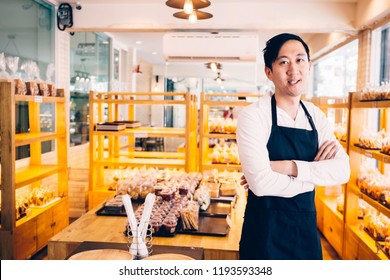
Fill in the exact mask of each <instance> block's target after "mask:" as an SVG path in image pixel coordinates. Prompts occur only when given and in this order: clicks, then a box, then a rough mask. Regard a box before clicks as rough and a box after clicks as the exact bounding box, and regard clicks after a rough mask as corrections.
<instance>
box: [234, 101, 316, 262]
mask: <svg viewBox="0 0 390 280" xmlns="http://www.w3.org/2000/svg"><path fill="white" fill-rule="evenodd" d="M271 106H272V129H271V134H270V137H269V139H268V143H267V149H268V153H269V159H270V160H271V161H275V160H303V161H313V160H314V158H315V156H316V154H317V151H318V134H317V130H316V128H315V125H314V122H313V120H312V118H311V116H310V114H309V112H308V111H307V109H306V107H305V106H304V105H303V103H302V101H301V106H302V108H303V109H304V111H305V114H306V116H307V118H308V120H309V122H310V125H311V127H312V130H305V129H297V128H290V127H283V126H278V123H277V114H276V100H275V95H273V96H272V100H271ZM314 194H315V192H314V190H313V191H311V192H306V193H302V194H299V195H296V196H294V197H291V198H284V197H277V196H256V195H255V194H254V193H253V192H252V191H251V190H248V201H247V205H246V209H245V218H244V224H243V227H242V235H241V240H240V259H243V260H245V259H246V260H255V259H268V260H319V259H322V249H321V242H320V238H319V234H318V231H317V222H316V209H315V204H314Z"/></svg>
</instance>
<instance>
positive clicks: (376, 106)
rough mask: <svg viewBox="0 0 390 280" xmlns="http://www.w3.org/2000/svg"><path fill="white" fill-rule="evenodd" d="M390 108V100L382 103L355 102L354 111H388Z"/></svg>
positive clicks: (381, 101) (353, 103) (353, 104)
mask: <svg viewBox="0 0 390 280" xmlns="http://www.w3.org/2000/svg"><path fill="white" fill-rule="evenodd" d="M389 107H390V100H380V101H353V102H352V109H354V108H360V109H386V108H389Z"/></svg>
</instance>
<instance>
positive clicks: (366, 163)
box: [343, 93, 390, 260]
mask: <svg viewBox="0 0 390 280" xmlns="http://www.w3.org/2000/svg"><path fill="white" fill-rule="evenodd" d="M352 96H353V98H352V99H351V101H352V102H351V116H350V124H349V135H350V140H349V156H350V164H351V178H350V180H349V182H348V184H347V187H346V194H345V195H346V200H345V233H344V250H343V259H382V260H388V259H390V256H389V255H388V250H387V251H386V248H385V244H388V242H387V243H386V240H387V241H388V239H389V236H390V199H389V196H388V194H389V191H390V186H389V181H390V180H389V163H390V155H389V153H388V150H387V147H388V145H389V134H388V133H387V132H388V131H389V125H388V124H389V116H388V108H389V106H390V101H389V100H386V99H384V98H377V97H378V96H376V97H375V98H373V97H372V96H371V95H370V94H368V93H364V94H363V95H359V94H358V93H352ZM367 96H369V97H370V98H367ZM386 252H387V253H386Z"/></svg>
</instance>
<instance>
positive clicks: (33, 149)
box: [0, 80, 69, 259]
mask: <svg viewBox="0 0 390 280" xmlns="http://www.w3.org/2000/svg"><path fill="white" fill-rule="evenodd" d="M60 91H61V90H60ZM63 93H64V92H63V90H62V96H63ZM21 101H23V102H28V109H29V124H30V132H29V133H20V134H17V133H16V132H15V127H16V123H15V106H16V104H17V103H18V102H21ZM41 103H55V115H56V116H55V131H54V132H41V129H40V122H39V121H40V104H41ZM66 119H67V118H66V111H65V97H42V96H27V95H15V84H14V81H13V80H2V81H0V135H1V202H2V203H1V212H2V215H1V230H0V237H1V239H0V240H1V259H26V258H29V257H31V255H33V254H34V253H36V252H37V251H39V250H40V249H42V248H43V247H44V246H46V245H47V243H48V240H49V238H50V237H52V236H54V234H56V233H58V232H59V231H61V230H62V229H63V228H65V227H66V226H67V225H68V224H69V209H68V198H67V195H68V175H67V174H68V172H67V167H68V165H67V147H68V141H67V123H66V121H65V120H66ZM48 140H53V141H55V142H56V156H57V164H51V165H48V164H45V163H44V162H42V151H41V143H42V142H44V141H48ZM24 145H30V161H29V166H27V167H21V168H17V167H16V166H15V158H16V147H20V146H24ZM60 147H61V148H60ZM52 175H57V180H58V181H57V182H58V186H57V188H58V195H59V196H61V198H60V199H59V200H57V201H55V202H53V203H51V204H49V205H48V206H46V207H44V208H34V209H31V213H30V214H28V215H27V216H25V217H23V218H21V219H19V220H16V211H17V210H16V190H17V189H19V188H23V187H27V186H28V185H31V186H32V187H34V186H40V185H41V182H42V180H43V179H45V178H48V177H49V176H52Z"/></svg>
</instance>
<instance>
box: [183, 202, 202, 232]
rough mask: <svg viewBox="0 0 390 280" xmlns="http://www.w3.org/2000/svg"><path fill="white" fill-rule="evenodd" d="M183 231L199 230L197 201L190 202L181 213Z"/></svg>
mask: <svg viewBox="0 0 390 280" xmlns="http://www.w3.org/2000/svg"><path fill="white" fill-rule="evenodd" d="M181 219H182V222H183V230H198V228H199V204H198V202H196V201H189V202H188V204H187V206H186V207H185V208H184V209H183V210H182V211H181Z"/></svg>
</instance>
